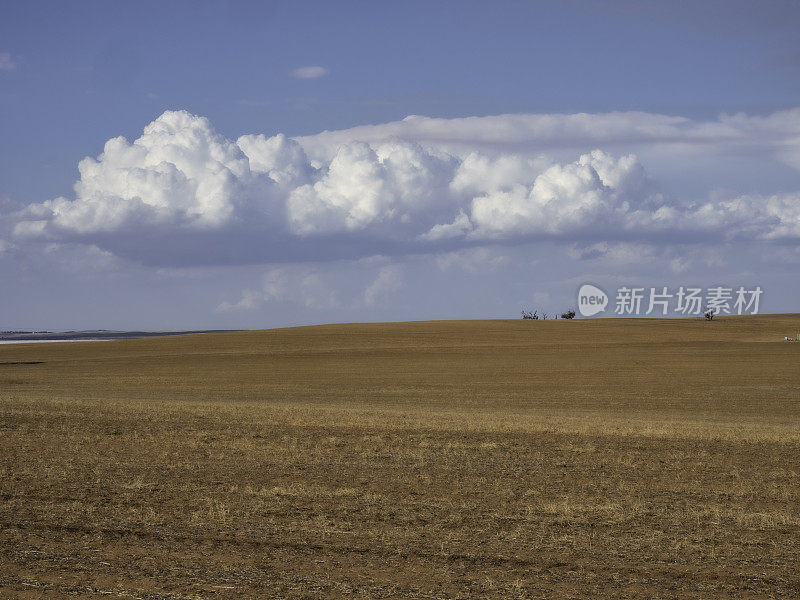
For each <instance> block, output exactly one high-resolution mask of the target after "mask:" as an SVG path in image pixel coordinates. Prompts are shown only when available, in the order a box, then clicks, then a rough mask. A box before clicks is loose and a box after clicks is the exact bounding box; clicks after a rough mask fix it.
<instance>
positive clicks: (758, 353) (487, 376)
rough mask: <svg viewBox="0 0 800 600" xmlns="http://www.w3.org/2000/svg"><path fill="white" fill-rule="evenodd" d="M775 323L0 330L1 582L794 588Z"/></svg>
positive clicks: (799, 419) (305, 589)
mask: <svg viewBox="0 0 800 600" xmlns="http://www.w3.org/2000/svg"><path fill="white" fill-rule="evenodd" d="M799 330H800V315H776V316H759V317H741V318H722V319H718V320H714V321H713V322H705V321H702V320H638V319H637V320H590V321H587V320H585V321H560V320H559V321H523V320H513V321H512V320H508V321H461V322H457V321H452V322H451V321H445V322H424V323H423V322H420V323H397V324H367V325H332V326H319V327H301V328H291V329H282V330H270V331H255V332H241V333H230V334H227V333H226V334H209V335H196V336H184V337H169V338H157V339H143V340H128V341H121V342H96V343H84V342H81V343H69V344H28V345H4V346H0V598H4V599H5V598H14V599H16V598H19V599H22V598H37V599H38V598H61V597H81V598H141V599H147V600H156V599H158V600H181V599H189V598H195V599H200V598H204V599H205V598H209V599H217V598H220V599H222V598H225V599H233V598H308V599H311V598H376V599H377V598H453V599H455V598H548V599H549V598H600V599H604V598H639V599H647V600H655V599H672V598H686V599H693V600H696V599H720V598H753V599H756V598H758V599H764V598H786V599H796V598H800V343H788V342H784V341H782V340H783V336H784V335H790V334H796V333H797V331H799Z"/></svg>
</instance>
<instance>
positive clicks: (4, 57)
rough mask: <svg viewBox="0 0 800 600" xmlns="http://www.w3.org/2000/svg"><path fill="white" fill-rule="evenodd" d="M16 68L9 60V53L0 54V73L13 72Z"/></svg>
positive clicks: (15, 64) (10, 59)
mask: <svg viewBox="0 0 800 600" xmlns="http://www.w3.org/2000/svg"><path fill="white" fill-rule="evenodd" d="M16 68H17V63H15V62H14V61H13V60H12V58H11V53H10V52H0V71H13V70H14V69H16Z"/></svg>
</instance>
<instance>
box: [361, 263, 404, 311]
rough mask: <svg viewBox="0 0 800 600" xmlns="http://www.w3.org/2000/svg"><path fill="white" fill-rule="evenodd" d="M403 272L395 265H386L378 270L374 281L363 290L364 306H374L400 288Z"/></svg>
mask: <svg viewBox="0 0 800 600" xmlns="http://www.w3.org/2000/svg"><path fill="white" fill-rule="evenodd" d="M402 279H403V271H402V269H401V268H400V267H399V266H397V265H386V266H383V267H381V268H380V270H379V271H378V276H377V277H376V278H375V281H373V282H372V283H370V284H369V286H367V289H366V290H364V304H366V305H367V306H375V305H376V304H377V302H378V301H379V300H381V299H383V298H385V297H386V296H387V295H389V294H390V293H391V292H393V291H395V290H398V289H400V288H401V287H402Z"/></svg>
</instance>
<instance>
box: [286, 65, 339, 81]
mask: <svg viewBox="0 0 800 600" xmlns="http://www.w3.org/2000/svg"><path fill="white" fill-rule="evenodd" d="M328 73H330V71H329V70H328V69H326V68H325V67H320V66H308V67H298V68H297V69H294V70H293V71H292V77H295V78H296V79H317V78H319V77H325V75H327V74H328Z"/></svg>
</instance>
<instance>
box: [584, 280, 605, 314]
mask: <svg viewBox="0 0 800 600" xmlns="http://www.w3.org/2000/svg"><path fill="white" fill-rule="evenodd" d="M606 306H608V294H606V293H605V292H604V291H603V290H601V289H600V288H599V287H597V286H594V285H592V284H591V283H584V284H583V285H582V286H581V289H579V290H578V312H580V313H581V315H582V316H584V317H593V316H594V315H596V314H597V313H601V312H603V311H604V310H605V309H606Z"/></svg>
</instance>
